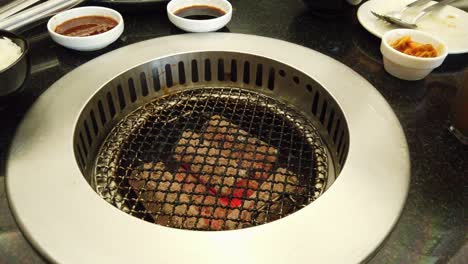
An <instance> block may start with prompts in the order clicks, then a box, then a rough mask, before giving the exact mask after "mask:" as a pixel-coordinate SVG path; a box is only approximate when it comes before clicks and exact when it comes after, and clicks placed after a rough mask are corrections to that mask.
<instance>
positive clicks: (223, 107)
mask: <svg viewBox="0 0 468 264" xmlns="http://www.w3.org/2000/svg"><path fill="white" fill-rule="evenodd" d="M211 62H213V63H214V64H213V65H211ZM239 67H240V68H239ZM276 74H278V75H279V76H280V77H277V76H276ZM135 78H136V79H139V80H140V81H134V80H135ZM147 80H148V81H147ZM151 80H152V81H151ZM97 113H99V114H98V115H99V119H100V121H101V122H97V120H96V114H97ZM90 129H92V130H93V131H92V132H91V131H90ZM348 146H349V132H348V128H347V123H346V118H345V116H344V115H343V113H342V111H341V109H340V107H339V106H338V105H337V103H336V102H335V100H334V99H333V97H332V96H331V95H330V94H328V92H327V91H326V89H325V88H324V87H322V86H321V85H320V84H319V83H317V82H316V81H314V80H313V79H312V78H311V77H309V76H307V75H305V74H304V73H302V72H301V71H299V70H297V69H294V68H292V67H291V66H288V65H285V64H282V63H281V62H277V61H272V60H271V59H268V58H263V57H259V56H255V55H251V54H238V53H231V52H200V53H187V54H181V55H176V56H169V57H167V58H160V59H157V60H154V61H151V62H148V63H146V64H143V65H140V66H137V67H135V68H133V69H130V70H128V71H127V72H125V73H122V74H121V75H119V76H116V77H115V78H114V79H113V80H111V81H109V82H108V84H106V85H105V86H103V87H102V88H101V90H100V91H98V92H97V93H96V94H95V95H94V96H93V97H92V98H91V99H90V100H89V101H88V103H87V105H86V106H85V107H84V109H83V111H82V113H81V115H80V117H79V119H78V122H77V125H76V129H75V139H74V148H75V155H76V159H77V164H78V166H79V168H80V169H81V171H82V172H83V175H84V177H85V178H86V179H87V181H88V182H89V183H90V185H91V186H92V187H93V188H94V189H95V190H96V192H97V193H98V194H99V195H100V196H101V197H102V198H103V199H105V200H106V201H108V202H109V203H110V204H112V205H113V206H115V207H117V208H119V209H120V210H122V211H124V212H126V213H128V214H130V215H132V216H135V217H138V218H140V219H144V220H146V221H149V222H152V223H155V224H159V225H164V226H168V227H173V228H181V229H190V230H211V231H218V230H230V229H239V228H245V227H250V226H257V225H261V224H265V223H269V222H271V221H275V220H278V219H281V218H283V217H286V216H287V215H289V214H291V213H294V212H295V211H297V210H300V209H301V208H303V207H305V206H307V205H308V204H309V203H311V202H313V201H314V200H316V199H318V198H319V196H320V195H321V194H322V193H323V192H325V191H326V190H327V189H328V188H329V187H330V186H331V185H332V183H333V182H334V180H335V178H336V177H338V175H339V172H340V170H341V168H342V167H343V165H344V163H345V161H346V157H347V152H348Z"/></svg>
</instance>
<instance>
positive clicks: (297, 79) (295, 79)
mask: <svg viewBox="0 0 468 264" xmlns="http://www.w3.org/2000/svg"><path fill="white" fill-rule="evenodd" d="M293 81H294V82H295V83H296V84H299V77H297V76H294V77H293Z"/></svg>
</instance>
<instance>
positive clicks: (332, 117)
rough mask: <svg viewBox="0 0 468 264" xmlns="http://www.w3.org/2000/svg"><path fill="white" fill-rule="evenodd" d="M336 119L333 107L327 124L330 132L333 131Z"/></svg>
mask: <svg viewBox="0 0 468 264" xmlns="http://www.w3.org/2000/svg"><path fill="white" fill-rule="evenodd" d="M334 121H335V109H332V110H331V114H330V117H329V118H328V125H327V130H328V134H330V133H331V129H332V126H333V122H334Z"/></svg>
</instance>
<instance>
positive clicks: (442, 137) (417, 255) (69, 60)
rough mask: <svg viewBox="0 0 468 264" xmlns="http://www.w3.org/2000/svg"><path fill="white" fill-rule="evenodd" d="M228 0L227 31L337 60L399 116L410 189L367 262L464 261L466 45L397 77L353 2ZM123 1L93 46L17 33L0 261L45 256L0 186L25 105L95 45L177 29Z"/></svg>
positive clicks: (4, 105) (0, 142)
mask: <svg viewBox="0 0 468 264" xmlns="http://www.w3.org/2000/svg"><path fill="white" fill-rule="evenodd" d="M7 2H9V1H5V0H0V5H3V4H5V3H7ZM232 3H233V6H234V15H233V19H232V21H231V22H230V24H229V25H228V27H227V28H225V29H223V30H224V31H230V32H236V33H246V34H255V35H261V36H267V37H272V38H277V39H282V40H286V41H290V42H294V43H297V44H300V45H303V46H306V47H309V48H311V49H315V50H317V51H319V52H322V53H324V54H326V55H328V56H331V57H333V58H335V59H337V60H338V61H340V62H342V63H344V64H346V65H347V66H349V67H351V68H352V69H354V70H355V71H356V72H358V73H359V74H361V75H362V76H364V78H366V79H367V80H368V81H369V82H370V83H372V84H373V85H374V86H375V88H376V89H377V90H378V91H379V92H380V93H381V94H382V95H383V96H384V97H385V99H386V100H387V101H388V102H389V103H390V105H391V106H392V108H393V110H394V111H395V113H396V115H397V117H398V119H399V120H400V122H401V124H402V126H403V129H404V132H405V134H406V137H407V141H408V145H409V150H410V156H411V186H410V191H409V196H408V200H407V203H406V206H405V208H404V210H403V213H402V216H401V218H400V220H399V222H398V224H397V225H396V227H395V229H394V231H393V232H392V234H391V235H390V236H389V238H388V240H387V241H386V242H385V243H384V244H383V245H382V247H381V249H380V250H378V252H376V254H375V256H374V257H373V258H372V259H371V260H370V263H468V242H467V241H468V239H467V235H466V234H467V232H466V231H467V227H468V226H467V221H466V219H467V218H466V215H465V214H464V213H465V212H464V210H465V209H466V207H467V206H466V201H467V199H466V198H467V195H466V194H467V192H466V188H465V187H466V186H467V178H468V177H467V176H468V147H467V146H463V145H462V144H461V143H460V142H458V141H457V139H455V138H454V137H453V136H452V134H450V132H449V131H448V125H449V113H450V110H451V105H452V101H453V100H454V98H455V95H456V92H457V90H459V89H461V88H462V86H463V80H464V76H466V75H468V68H467V65H468V54H465V55H450V56H449V57H448V58H447V60H446V62H445V63H444V64H443V65H442V66H441V67H440V68H438V69H437V70H435V71H434V72H433V73H431V74H430V75H429V76H428V77H427V78H425V79H424V80H421V81H415V82H408V81H402V80H398V79H396V78H394V77H392V76H390V75H389V74H387V73H386V72H385V71H384V69H383V66H382V58H381V54H380V52H379V45H380V40H379V39H378V38H376V37H374V36H372V35H371V34H370V33H368V32H367V31H365V30H364V29H363V28H362V27H361V26H360V25H359V23H358V21H357V18H356V10H357V9H356V8H350V9H349V10H347V11H346V12H345V13H344V14H343V15H342V16H339V17H335V18H325V17H319V16H317V15H316V14H314V13H313V12H311V11H309V10H308V9H307V8H306V6H305V5H304V4H303V3H302V2H301V0H287V1H284V0H256V1H249V0H232ZM124 9H126V10H123V11H127V12H125V13H124V19H125V23H126V25H125V26H126V28H125V32H124V34H123V35H122V36H121V38H120V39H119V40H118V41H117V42H115V43H114V44H112V45H111V46H109V47H107V48H105V49H104V50H101V51H97V52H76V51H71V50H67V49H65V48H63V47H61V46H59V45H57V44H55V43H54V42H53V41H52V40H51V38H50V37H49V36H48V34H47V30H46V27H45V24H44V23H42V24H39V25H36V26H35V27H32V28H29V29H27V30H25V31H24V32H22V35H24V36H25V37H27V38H28V40H29V41H30V44H31V60H32V69H31V70H32V73H31V78H30V80H29V82H28V83H27V84H26V85H25V86H24V88H23V91H22V92H21V93H20V94H18V96H17V97H16V98H7V99H6V100H5V98H0V120H1V122H0V263H45V260H43V259H42V258H41V257H40V256H39V255H38V254H37V253H36V252H35V251H34V249H33V248H32V247H31V246H30V245H29V244H28V242H27V240H25V239H24V237H23V235H22V234H21V231H20V230H19V229H18V227H17V225H16V224H15V220H14V218H13V217H12V215H11V212H10V210H9V207H8V202H7V198H6V194H5V176H4V175H5V161H6V159H7V152H8V145H9V143H10V142H11V139H12V137H13V135H14V133H15V127H16V126H17V125H18V124H19V122H20V121H21V118H22V116H23V115H24V113H25V112H26V111H27V110H28V109H29V107H30V106H31V104H33V103H34V101H35V100H36V99H37V97H38V96H40V95H41V93H43V92H44V91H45V90H46V89H47V88H48V87H49V86H50V85H52V84H53V83H54V82H55V81H57V80H58V79H59V78H61V77H62V76H64V75H65V74H66V73H68V72H69V71H71V70H73V69H74V68H76V67H78V66H80V65H81V64H83V63H85V62H87V61H89V60H91V59H93V58H95V57H97V56H99V55H101V54H104V53H106V52H109V51H111V50H114V49H117V48H119V47H122V46H125V45H129V44H132V43H135V42H138V41H142V40H146V39H150V38H156V37H161V36H166V35H171V34H181V33H183V32H181V31H180V30H178V29H177V28H175V26H173V25H172V24H171V23H170V22H169V20H168V19H167V16H166V14H165V8H164V5H154V6H146V7H145V8H144V12H141V11H143V10H138V9H137V10H135V8H131V9H130V7H129V6H127V7H125V8H124ZM465 80H466V79H465ZM465 85H466V84H465ZM356 100H358V98H356ZM466 103H467V104H468V102H466ZM64 243H66V241H64Z"/></svg>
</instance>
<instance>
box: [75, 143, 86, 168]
mask: <svg viewBox="0 0 468 264" xmlns="http://www.w3.org/2000/svg"><path fill="white" fill-rule="evenodd" d="M76 149H77V151H78V162H79V163H80V164H79V165H80V167H81V169H83V168H84V167H85V166H86V164H85V159H84V157H83V151H81V148H80V145H76Z"/></svg>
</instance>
